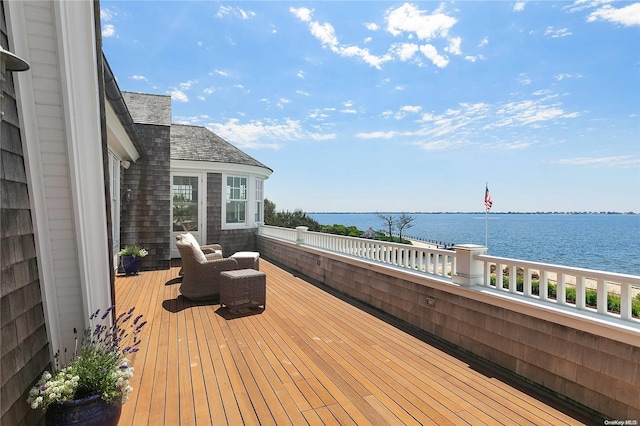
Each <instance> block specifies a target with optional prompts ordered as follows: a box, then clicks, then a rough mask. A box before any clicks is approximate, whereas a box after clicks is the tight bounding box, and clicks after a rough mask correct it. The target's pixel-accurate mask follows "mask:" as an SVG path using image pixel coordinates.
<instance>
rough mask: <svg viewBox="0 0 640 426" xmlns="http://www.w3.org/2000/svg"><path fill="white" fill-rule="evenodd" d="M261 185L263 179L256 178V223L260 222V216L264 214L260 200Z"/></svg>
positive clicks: (262, 194) (261, 198)
mask: <svg viewBox="0 0 640 426" xmlns="http://www.w3.org/2000/svg"><path fill="white" fill-rule="evenodd" d="M263 185H264V181H262V180H260V179H256V220H255V222H256V223H259V222H262V216H263V214H264V211H263V209H262V202H263V200H264V198H263V197H264V192H263V189H262V188H263Z"/></svg>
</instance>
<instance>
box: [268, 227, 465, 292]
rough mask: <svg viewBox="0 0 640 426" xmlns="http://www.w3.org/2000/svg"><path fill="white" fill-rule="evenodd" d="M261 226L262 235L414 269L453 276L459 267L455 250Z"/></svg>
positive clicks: (445, 277) (301, 229)
mask: <svg viewBox="0 0 640 426" xmlns="http://www.w3.org/2000/svg"><path fill="white" fill-rule="evenodd" d="M282 229H287V228H279V227H275V226H268V225H261V226H260V228H259V229H258V232H259V233H260V234H261V235H265V236H269V237H273V238H279V239H282V240H286V241H290V242H294V243H296V244H298V245H301V246H308V247H313V248H317V249H321V250H327V251H331V252H334V253H339V254H341V255H347V256H352V257H356V258H360V259H364V260H368V261H372V262H376V263H380V264H385V265H392V266H395V267H400V268H403V269H406V270H410V271H413V272H419V273H425V274H429V275H435V276H439V277H441V278H444V279H449V280H450V279H451V278H450V276H449V274H451V275H453V274H454V273H455V270H456V253H455V251H452V250H446V249H439V248H432V247H421V246H416V245H410V244H402V243H395V242H390V241H381V240H372V239H368V238H360V237H350V236H347V235H336V234H328V233H325V232H314V231H309V230H308V228H306V227H298V228H296V229H290V228H288V229H287V231H288V232H286V233H285V232H282V231H281V230H282Z"/></svg>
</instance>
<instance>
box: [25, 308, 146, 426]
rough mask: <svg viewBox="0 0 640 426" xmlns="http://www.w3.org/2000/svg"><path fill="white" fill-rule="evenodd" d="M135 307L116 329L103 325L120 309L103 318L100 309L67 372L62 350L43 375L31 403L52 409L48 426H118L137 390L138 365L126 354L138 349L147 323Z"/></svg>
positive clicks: (118, 320)
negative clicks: (134, 382) (131, 394)
mask: <svg viewBox="0 0 640 426" xmlns="http://www.w3.org/2000/svg"><path fill="white" fill-rule="evenodd" d="M134 309H135V308H131V309H130V310H129V311H127V312H123V313H122V314H120V315H119V316H118V317H117V318H116V319H115V320H114V321H113V324H112V325H110V326H107V325H104V324H103V322H104V321H105V320H107V318H108V317H110V314H112V311H113V310H114V307H113V306H112V307H110V308H109V309H107V310H106V312H105V313H104V314H103V315H102V316H100V317H99V320H98V316H99V315H100V311H99V310H98V311H96V312H95V313H93V314H92V315H91V317H90V319H89V320H90V322H89V324H90V325H89V328H87V329H86V330H85V335H84V338H83V339H82V341H81V345H80V348H78V337H77V336H76V339H75V341H76V344H75V346H76V348H75V349H74V353H73V357H72V358H71V360H70V361H68V362H67V363H66V365H64V366H63V367H62V368H61V365H60V351H59V350H58V352H57V353H56V354H55V355H54V361H55V365H54V370H53V372H51V373H50V372H49V371H45V372H44V373H43V374H42V377H41V378H40V380H39V381H38V382H37V383H36V385H35V386H34V387H33V388H32V389H31V391H30V392H29V397H28V399H27V402H28V403H29V405H30V406H31V408H33V409H34V410H35V409H43V410H46V423H47V425H52V426H53V425H74V424H91V425H98V424H99V425H117V424H118V419H119V418H120V411H121V409H122V404H123V403H125V402H126V401H127V398H128V394H129V392H131V391H132V388H131V386H129V380H130V379H131V377H133V367H131V365H130V362H129V360H128V359H127V357H126V356H127V355H128V354H130V353H134V352H137V351H138V348H137V346H138V345H139V343H140V340H139V338H138V334H139V333H140V332H141V331H142V328H143V327H144V326H145V324H146V321H142V315H138V316H136V317H134V316H133V312H134ZM96 321H97V323H96V324H94V322H96ZM73 331H74V333H76V334H77V330H76V329H74V330H73ZM65 352H66V351H65Z"/></svg>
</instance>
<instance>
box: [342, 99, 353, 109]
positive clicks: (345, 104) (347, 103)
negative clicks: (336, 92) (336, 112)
mask: <svg viewBox="0 0 640 426" xmlns="http://www.w3.org/2000/svg"><path fill="white" fill-rule="evenodd" d="M343 105H344V106H345V107H347V108H348V107H350V106H353V102H352V101H346V102H345V103H344V104H343Z"/></svg>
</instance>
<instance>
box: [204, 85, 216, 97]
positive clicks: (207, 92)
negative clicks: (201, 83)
mask: <svg viewBox="0 0 640 426" xmlns="http://www.w3.org/2000/svg"><path fill="white" fill-rule="evenodd" d="M215 91H216V88H215V87H213V86H211V87H206V88H204V89H203V90H202V93H204V94H205V95H211V94H212V93H213V92H215Z"/></svg>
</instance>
